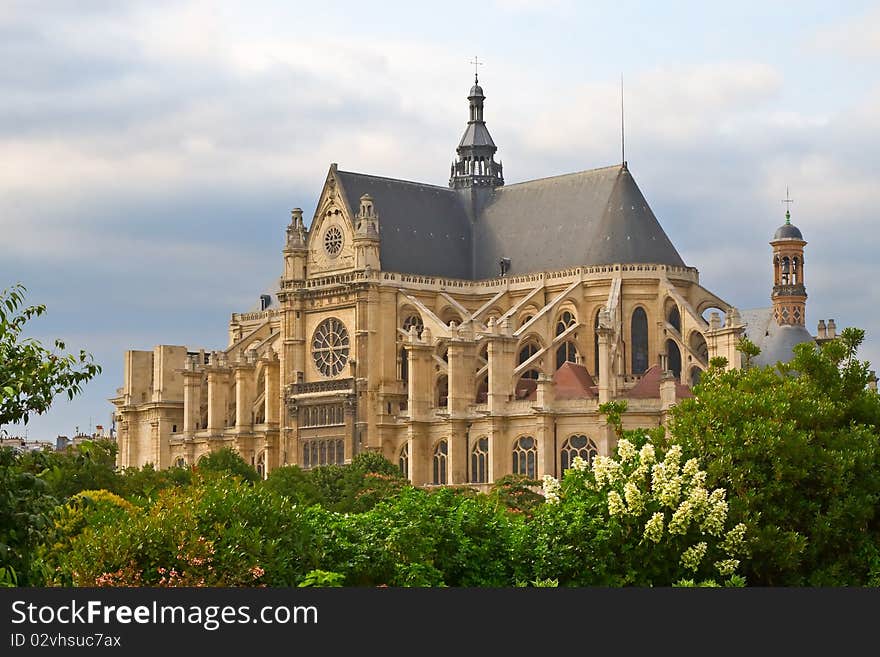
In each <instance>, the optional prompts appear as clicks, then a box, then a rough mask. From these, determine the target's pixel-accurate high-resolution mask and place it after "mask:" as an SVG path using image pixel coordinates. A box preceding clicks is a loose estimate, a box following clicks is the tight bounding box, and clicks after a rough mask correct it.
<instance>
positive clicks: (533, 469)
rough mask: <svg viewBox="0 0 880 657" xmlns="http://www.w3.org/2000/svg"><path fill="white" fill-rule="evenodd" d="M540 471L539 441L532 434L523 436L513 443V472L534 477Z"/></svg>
mask: <svg viewBox="0 0 880 657" xmlns="http://www.w3.org/2000/svg"><path fill="white" fill-rule="evenodd" d="M537 472H538V442H537V441H536V440H535V439H534V438H532V437H531V436H522V437H521V438H519V439H518V440H517V441H516V443H514V445H513V474H521V475H525V476H527V477H529V478H531V479H534V478H535V476H536V474H537Z"/></svg>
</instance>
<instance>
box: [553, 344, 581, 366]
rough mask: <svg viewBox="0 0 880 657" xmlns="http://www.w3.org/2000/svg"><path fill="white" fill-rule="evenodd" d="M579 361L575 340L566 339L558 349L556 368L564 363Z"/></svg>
mask: <svg viewBox="0 0 880 657" xmlns="http://www.w3.org/2000/svg"><path fill="white" fill-rule="evenodd" d="M576 362H577V346H576V345H575V343H574V342H570V341H568V340H566V341H565V342H563V343H562V344H561V345H559V347H558V348H557V349H556V369H557V370H558V369H559V368H560V367H562V365H563V363H576Z"/></svg>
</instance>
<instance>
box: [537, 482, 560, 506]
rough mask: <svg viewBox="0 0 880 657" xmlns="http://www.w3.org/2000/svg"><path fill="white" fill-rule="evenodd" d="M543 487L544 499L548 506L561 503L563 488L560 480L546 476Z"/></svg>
mask: <svg viewBox="0 0 880 657" xmlns="http://www.w3.org/2000/svg"><path fill="white" fill-rule="evenodd" d="M541 487H542V489H543V491H544V499H545V501H546V502H547V504H558V503H559V491H560V488H561V486H560V485H559V480H557V479H555V478H554V477H552V476H551V475H544V478H543V480H542V485H541Z"/></svg>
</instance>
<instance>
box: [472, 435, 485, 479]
mask: <svg viewBox="0 0 880 657" xmlns="http://www.w3.org/2000/svg"><path fill="white" fill-rule="evenodd" d="M487 481H489V439H488V438H486V437H485V436H484V437H482V438H477V442H476V443H474V448H473V449H472V450H471V483H474V484H485V483H486V482H487Z"/></svg>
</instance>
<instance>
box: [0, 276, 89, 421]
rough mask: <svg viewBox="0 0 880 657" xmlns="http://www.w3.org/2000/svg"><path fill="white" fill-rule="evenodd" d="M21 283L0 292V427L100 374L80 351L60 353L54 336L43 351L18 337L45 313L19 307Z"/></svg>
mask: <svg viewBox="0 0 880 657" xmlns="http://www.w3.org/2000/svg"><path fill="white" fill-rule="evenodd" d="M25 291H26V290H25V288H24V286H23V285H21V284H17V285H14V286H13V287H11V288H8V289H5V290H3V291H2V292H0V425H3V424H12V423H18V422H23V423H25V424H26V423H27V422H28V419H29V418H30V415H31V414H32V413H37V414H42V413H45V412H46V411H47V410H48V409H49V407H50V406H51V404H52V400H53V399H55V397H56V396H57V395H59V394H66V395H67V398H68V399H73V398H74V396H76V395H77V394H79V393H80V392H81V391H82V387H83V385H84V384H85V383H86V382H88V381H89V380H91V379H92V378H94V377H95V376H96V375H97V374H99V373H100V372H101V367H100V365H97V364H95V363H94V362H93V359H92V356H91V355H89V354H87V353H86V352H85V351H82V350H81V351H80V352H79V354H76V355H75V354H65V353H64V350H65V349H66V347H65V344H64V342H63V341H61V340H55V348H54V349H47V348H46V347H44V346H43V345H42V344H41V343H40V342H39V341H37V340H35V339H33V338H23V337H22V332H23V331H24V329H25V326H26V324H27V322H28V321H29V320H31V319H33V318H34V317H39V316H40V315H42V314H43V313H45V312H46V307H45V306H44V305H38V306H26V307H24V295H25Z"/></svg>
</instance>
